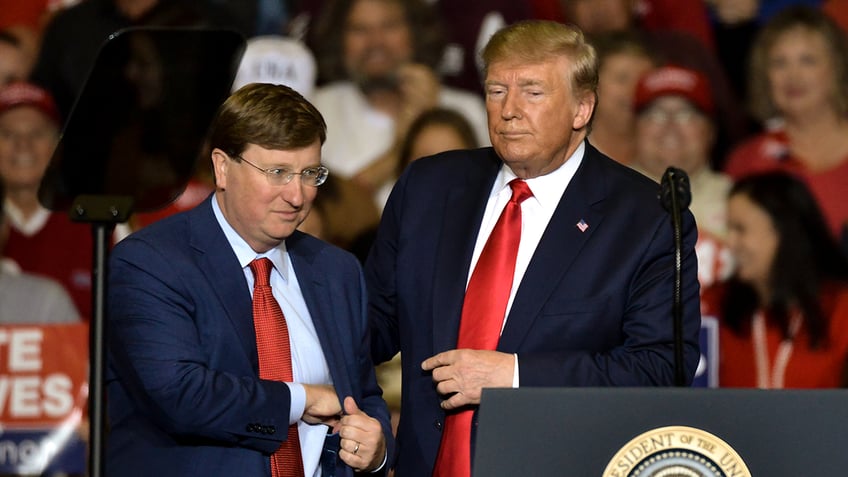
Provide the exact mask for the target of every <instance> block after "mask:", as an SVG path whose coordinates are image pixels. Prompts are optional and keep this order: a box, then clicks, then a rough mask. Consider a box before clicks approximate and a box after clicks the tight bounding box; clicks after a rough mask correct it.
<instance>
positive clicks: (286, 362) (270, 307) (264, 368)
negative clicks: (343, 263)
mask: <svg viewBox="0 0 848 477" xmlns="http://www.w3.org/2000/svg"><path fill="white" fill-rule="evenodd" d="M273 267H274V264H273V263H271V260H268V259H267V258H258V259H256V260H254V261H252V262H250V270H251V271H252V272H253V278H254V283H253V326H254V327H255V329H256V350H257V351H258V353H259V378H260V379H267V380H272V381H283V382H292V381H293V377H292V362H291V345H290V344H289V329H288V327H287V326H286V319H285V317H284V316H283V310H281V309H280V305H279V304H278V303H277V300H275V299H274V294H273V293H272V292H271V281H270V279H271V269H272V268H273ZM288 432H289V433H288V438H287V439H286V441H285V442H283V444H282V445H281V446H280V448H279V449H277V450H276V452H274V453H273V454H271V475H272V476H273V477H303V458H302V456H301V454H300V438H299V437H298V433H297V424H292V425H291V426H289V431H288Z"/></svg>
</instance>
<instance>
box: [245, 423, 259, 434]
mask: <svg viewBox="0 0 848 477" xmlns="http://www.w3.org/2000/svg"><path fill="white" fill-rule="evenodd" d="M244 430H246V431H247V432H256V424H248V425H247V426H246V427H245V428H244Z"/></svg>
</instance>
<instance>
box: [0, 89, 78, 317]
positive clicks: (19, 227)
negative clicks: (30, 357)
mask: <svg viewBox="0 0 848 477" xmlns="http://www.w3.org/2000/svg"><path fill="white" fill-rule="evenodd" d="M58 140H59V112H58V110H57V109H56V105H55V103H54V102H53V100H52V99H51V98H50V95H49V93H47V92H46V91H45V90H43V89H41V88H38V87H36V86H34V85H32V84H29V83H12V84H11V85H9V86H6V87H5V88H3V89H0V181H2V182H3V184H4V186H5V188H6V198H5V201H4V208H5V213H6V218H7V220H8V222H9V225H10V226H11V227H10V230H9V238H8V241H7V242H6V246H5V248H4V250H3V255H4V256H5V257H7V258H9V259H12V260H14V261H15V262H16V263H17V264H18V265H19V266H20V268H21V269H22V270H23V271H26V272H29V273H35V274H39V275H44V276H47V277H50V278H53V279H55V280H57V281H58V282H59V283H61V284H62V285H64V286H65V289H66V290H67V291H68V293H69V294H70V295H71V297H72V298H73V300H74V304H75V305H76V308H77V310H79V311H80V313H81V314H82V315H81V316H83V317H84V318H88V317H89V316H91V267H92V260H93V258H92V247H93V245H92V238H91V229H90V227H88V226H87V225H86V224H82V223H74V222H71V220H70V218H69V217H68V214H67V213H64V212H50V211H49V210H47V209H45V208H44V207H42V206H41V204H40V203H39V202H38V188H39V186H40V184H41V179H42V177H43V175H44V172H45V170H46V169H47V165H48V164H49V162H50V158H51V157H52V155H53V150H54V149H55V147H56V143H57V142H58Z"/></svg>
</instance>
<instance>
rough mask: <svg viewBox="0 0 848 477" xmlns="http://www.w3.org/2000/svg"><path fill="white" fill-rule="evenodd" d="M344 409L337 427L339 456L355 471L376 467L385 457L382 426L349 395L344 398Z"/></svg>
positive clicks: (384, 439) (384, 437)
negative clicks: (338, 427) (339, 438)
mask: <svg viewBox="0 0 848 477" xmlns="http://www.w3.org/2000/svg"><path fill="white" fill-rule="evenodd" d="M344 411H345V415H344V417H342V421H341V427H340V429H339V436H340V437H341V444H340V447H341V449H340V450H339V457H341V459H342V460H343V461H344V462H345V464H347V465H349V466H351V467H352V468H353V469H354V470H355V471H357V472H363V471H372V470H374V469H376V468H377V467H379V466H380V464H382V463H383V459H384V458H385V457H386V436H384V435H383V426H381V425H380V421H378V420H376V419H374V418H373V417H370V416H369V415H368V414H365V413H364V412H362V411H361V410H360V409H359V407H358V406H357V405H356V401H354V400H353V398H352V397H350V396H348V397H346V398H345V400H344Z"/></svg>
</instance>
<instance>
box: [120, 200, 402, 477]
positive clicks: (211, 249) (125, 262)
mask: <svg viewBox="0 0 848 477" xmlns="http://www.w3.org/2000/svg"><path fill="white" fill-rule="evenodd" d="M211 200H214V196H210V198H209V199H207V200H206V201H205V202H203V203H202V204H201V205H199V206H198V207H197V208H195V209H193V210H191V211H188V212H185V213H182V214H178V215H175V216H173V217H170V218H167V219H164V220H162V221H159V222H157V223H155V224H153V225H150V226H148V227H146V228H144V229H142V230H140V231H138V232H136V233H134V234H132V235H130V236H129V237H127V238H126V239H124V240H123V241H121V242H120V243H118V244H117V245H116V247H115V249H114V251H113V252H112V255H111V260H110V275H109V296H108V300H109V301H108V312H109V322H108V324H109V352H110V353H109V367H108V373H107V386H108V387H107V391H108V405H109V418H110V425H111V430H110V433H109V439H108V452H107V469H108V474H109V475H114V476H121V477H127V476H139V477H142V476H143V477H150V476H155V477H165V476H175V477H176V476H180V477H185V476H204V477H206V476H222V477H223V476H233V475H240V476H270V475H271V474H270V464H269V455H270V454H271V453H272V452H273V451H275V450H276V449H277V448H279V446H280V444H281V443H282V441H283V440H285V439H286V435H287V428H288V419H289V406H290V394H289V388H288V386H286V385H285V384H284V383H279V382H272V381H263V380H260V379H259V378H258V376H259V362H258V357H257V351H256V338H255V333H254V329H253V318H252V316H253V314H252V299H251V294H250V291H249V289H248V286H247V283H246V280H245V277H244V272H243V271H242V268H241V266H240V265H239V263H238V260H237V259H236V256H235V253H234V252H233V251H232V248H231V247H230V245H229V243H228V242H227V239H226V237H225V235H224V232H223V231H222V230H221V227H220V226H219V225H218V223H217V221H216V219H215V216H214V213H213V211H212V206H211ZM286 247H287V250H288V254H289V256H290V258H291V260H292V263H293V266H294V270H295V273H296V274H297V278H298V282H299V283H300V286H301V289H302V292H303V297H304V299H305V301H306V305H307V307H308V309H309V313H310V315H311V317H312V321H313V323H314V325H315V330H316V332H317V334H318V338H319V340H320V342H321V346H322V348H323V351H324V355H325V357H326V360H327V364H328V365H329V368H330V374H331V376H332V379H333V384H334V386H335V388H336V391H337V393H338V395H339V398H340V399H343V398H344V397H345V396H353V397H354V399H355V400H356V402H357V404H358V405H359V407H360V409H362V410H363V411H365V412H366V413H368V414H369V415H370V416H372V417H375V418H377V419H378V420H380V421H381V423H382V424H383V428H384V433H385V434H386V437H387V445H388V446H389V448H391V447H392V446H393V442H392V439H391V426H390V423H389V416H388V410H387V408H386V405H385V402H384V401H383V399H382V397H381V391H380V388H379V387H378V386H377V383H376V378H375V374H374V368H373V365H372V362H371V358H370V355H369V347H368V343H369V339H368V327H367V318H366V300H365V286H364V280H363V276H362V272H361V268H360V267H359V263H358V262H357V260H356V259H355V258H354V257H353V256H352V255H351V254H348V253H347V252H344V251H342V250H340V249H338V248H336V247H333V246H331V245H329V244H326V243H324V242H321V241H319V240H318V239H315V238H314V237H311V236H309V235H305V234H302V233H300V232H295V233H294V234H293V235H292V236H291V237H289V238H288V239H287V240H286ZM327 442H328V443H333V444H335V446H336V449H335V450H337V447H338V439H337V438H335V439H328V441H327ZM329 450H330V451H333V450H334V449H329ZM325 455H329V454H326V453H325ZM338 462H339V466H338V468H337V469H333V468H332V467H333V466H332V462H331V463H330V465H328V466H325V469H324V473H325V475H333V472H334V473H335V475H339V476H346V475H353V472H352V470H351V469H350V468H349V467H347V466H345V465H342V464H341V461H340V460H339V461H338Z"/></svg>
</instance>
